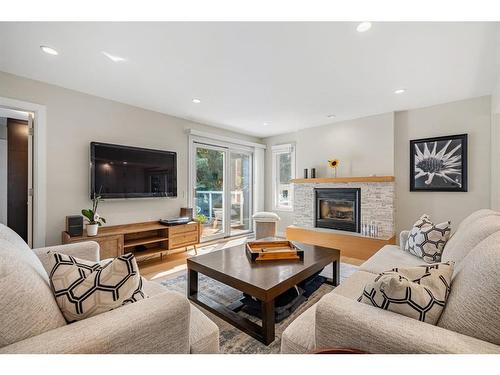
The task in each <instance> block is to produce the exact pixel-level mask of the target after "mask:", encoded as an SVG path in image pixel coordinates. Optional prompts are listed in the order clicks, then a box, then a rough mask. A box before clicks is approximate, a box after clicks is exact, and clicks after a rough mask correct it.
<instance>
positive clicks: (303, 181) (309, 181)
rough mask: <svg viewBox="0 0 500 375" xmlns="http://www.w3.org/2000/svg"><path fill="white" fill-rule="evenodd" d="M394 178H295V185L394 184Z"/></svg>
mask: <svg viewBox="0 0 500 375" xmlns="http://www.w3.org/2000/svg"><path fill="white" fill-rule="evenodd" d="M394 180H395V178H394V176H367V177H336V178H335V177H319V178H295V179H293V180H292V182H293V183H295V184H324V183H335V182H336V183H347V182H393V181H394Z"/></svg>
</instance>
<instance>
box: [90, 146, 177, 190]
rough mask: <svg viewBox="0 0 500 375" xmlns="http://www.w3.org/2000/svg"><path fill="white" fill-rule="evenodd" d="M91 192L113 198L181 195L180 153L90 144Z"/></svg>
mask: <svg viewBox="0 0 500 375" xmlns="http://www.w3.org/2000/svg"><path fill="white" fill-rule="evenodd" d="M90 165H91V171H90V176H91V177H90V180H91V181H90V194H91V197H92V195H93V194H94V192H95V193H96V194H98V193H99V192H100V195H101V197H102V198H104V199H109V198H147V197H176V196H177V153H175V152H171V151H161V150H150V149H145V148H139V147H129V146H120V145H112V144H108V143H100V142H91V143H90Z"/></svg>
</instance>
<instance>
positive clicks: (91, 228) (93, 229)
mask: <svg viewBox="0 0 500 375" xmlns="http://www.w3.org/2000/svg"><path fill="white" fill-rule="evenodd" d="M98 229H99V224H87V236H97V230H98Z"/></svg>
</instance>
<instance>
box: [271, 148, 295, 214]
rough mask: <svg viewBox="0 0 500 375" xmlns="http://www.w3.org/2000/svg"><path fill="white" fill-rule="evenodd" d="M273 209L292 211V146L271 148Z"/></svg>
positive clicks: (293, 152) (293, 153)
mask: <svg viewBox="0 0 500 375" xmlns="http://www.w3.org/2000/svg"><path fill="white" fill-rule="evenodd" d="M272 152H273V201H274V209H275V210H282V211H291V210H293V184H292V181H291V180H292V179H294V178H295V147H294V145H292V144H285V145H277V146H273V147H272Z"/></svg>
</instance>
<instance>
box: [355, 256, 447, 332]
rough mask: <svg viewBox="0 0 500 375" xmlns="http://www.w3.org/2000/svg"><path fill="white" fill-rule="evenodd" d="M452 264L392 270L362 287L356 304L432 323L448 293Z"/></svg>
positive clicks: (436, 318)
mask: <svg viewBox="0 0 500 375" xmlns="http://www.w3.org/2000/svg"><path fill="white" fill-rule="evenodd" d="M453 266H454V264H453V262H448V263H436V264H432V265H428V266H418V267H410V268H394V269H392V270H390V271H386V272H382V273H381V274H379V275H378V276H377V277H376V278H375V280H374V281H373V282H371V283H368V284H366V286H365V288H364V290H363V294H362V295H361V297H359V299H358V301H360V302H363V303H366V304H368V305H372V306H375V307H378V308H381V309H384V310H389V311H392V312H395V313H398V314H401V315H405V316H408V317H410V318H413V319H417V320H420V321H422V322H426V323H429V324H434V325H435V324H436V323H437V322H438V320H439V317H440V316H441V313H442V312H443V310H444V306H445V304H446V300H447V299H448V295H449V294H450V283H451V276H452V275H453Z"/></svg>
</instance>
